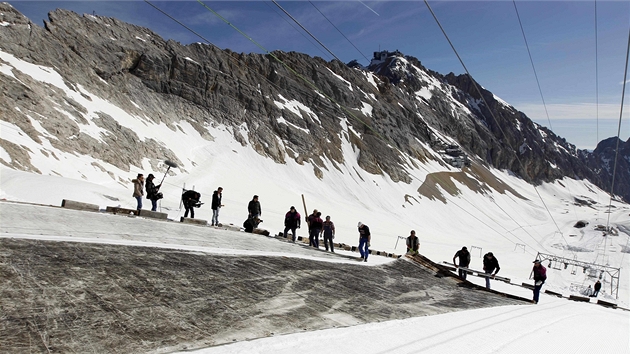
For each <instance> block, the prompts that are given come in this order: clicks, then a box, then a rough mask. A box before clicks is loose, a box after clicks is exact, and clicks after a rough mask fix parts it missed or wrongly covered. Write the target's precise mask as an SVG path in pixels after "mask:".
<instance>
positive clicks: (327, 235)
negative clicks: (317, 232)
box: [322, 216, 335, 253]
mask: <svg viewBox="0 0 630 354" xmlns="http://www.w3.org/2000/svg"><path fill="white" fill-rule="evenodd" d="M322 227H323V228H322V234H324V246H326V251H328V246H329V245H330V252H332V253H335V247H334V246H333V239H334V238H335V224H334V223H333V222H332V221H330V216H327V217H326V221H324V224H323V225H322Z"/></svg>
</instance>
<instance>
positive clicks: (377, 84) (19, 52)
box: [0, 3, 630, 202]
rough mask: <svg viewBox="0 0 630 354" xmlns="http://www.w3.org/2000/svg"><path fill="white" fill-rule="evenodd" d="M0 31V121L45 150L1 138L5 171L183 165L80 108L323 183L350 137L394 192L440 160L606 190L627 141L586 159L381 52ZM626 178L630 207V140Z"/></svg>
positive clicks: (145, 35) (494, 103)
mask: <svg viewBox="0 0 630 354" xmlns="http://www.w3.org/2000/svg"><path fill="white" fill-rule="evenodd" d="M0 24H2V26H0V51H1V52H0V53H1V54H2V56H1V57H0V82H1V83H2V85H1V87H0V119H1V120H2V121H4V122H6V123H7V124H12V126H15V127H17V128H16V129H19V130H21V131H22V132H24V133H25V134H27V135H28V136H29V137H30V138H31V139H32V140H34V141H40V142H42V143H41V147H40V148H39V149H38V150H37V151H34V149H33V148H32V147H31V148H29V147H27V146H24V145H23V144H22V143H20V141H17V140H10V139H6V138H5V137H4V136H3V137H2V138H1V139H0V147H2V149H4V151H5V152H6V155H3V156H4V157H3V158H2V159H0V163H2V164H4V165H5V166H8V167H10V168H14V169H19V170H25V171H32V172H35V173H37V172H41V171H40V167H39V164H42V163H44V162H42V161H46V160H48V161H53V162H54V161H55V159H57V160H58V157H57V156H56V152H57V153H59V152H64V153H69V154H78V155H88V156H91V157H92V158H93V159H94V163H93V165H94V166H98V167H97V168H100V169H102V171H103V173H110V174H111V173H112V172H111V171H108V169H107V168H105V167H104V165H106V164H110V165H113V166H115V167H117V168H119V169H120V170H122V171H129V169H130V166H140V165H141V164H142V161H143V160H145V159H148V160H149V161H152V163H155V161H158V160H160V159H162V158H168V159H170V160H173V161H176V162H177V161H181V160H182V159H183V158H184V156H178V155H177V154H176V153H174V152H173V151H172V150H171V149H170V148H169V146H168V145H166V144H164V143H162V142H160V141H159V140H158V139H154V138H153V137H152V136H151V132H150V131H139V130H138V129H137V128H134V126H131V125H129V124H125V123H124V122H123V121H122V120H121V119H122V118H121V117H120V116H117V115H118V114H119V113H116V112H117V111H111V110H110V111H105V110H103V111H97V110H94V111H90V110H87V109H86V108H85V106H84V105H83V104H81V101H82V100H88V101H90V102H93V103H94V102H96V101H98V100H99V99H103V100H106V101H107V102H109V103H111V104H113V105H115V106H116V107H118V108H119V109H120V115H125V114H126V115H131V116H134V117H142V119H143V120H146V121H147V122H151V123H153V124H158V123H163V124H165V125H166V126H168V127H170V128H171V129H172V130H173V134H177V130H176V128H175V126H174V123H175V122H178V121H181V120H184V121H187V122H188V123H189V124H190V125H191V126H192V127H194V128H195V130H197V131H198V132H199V133H200V134H201V135H203V136H206V137H207V139H208V140H212V136H210V135H209V134H208V133H207V130H206V129H205V127H206V126H208V125H216V124H223V125H226V126H228V127H231V128H232V132H233V139H234V140H235V141H238V142H239V143H241V144H242V145H244V146H245V145H246V144H249V145H250V146H251V147H252V148H253V149H254V150H255V151H256V152H257V153H258V154H260V155H261V156H262V157H265V158H268V159H269V163H284V162H285V161H286V159H294V160H295V161H297V162H298V163H312V164H313V169H314V171H313V173H314V174H315V175H317V176H318V177H320V178H321V176H323V175H324V174H325V173H326V166H325V164H324V162H323V161H324V160H327V161H332V162H333V165H341V164H343V159H344V154H343V152H342V140H347V141H350V142H351V143H352V146H353V148H354V149H355V151H356V158H357V160H358V164H359V166H360V167H361V168H363V169H364V170H365V171H367V172H370V173H373V174H387V175H388V176H390V177H391V179H392V180H393V181H395V182H404V183H409V182H410V181H411V177H410V174H409V168H410V167H416V166H414V164H416V162H414V161H421V162H423V161H424V162H426V161H429V160H432V161H437V162H438V163H440V164H443V165H444V166H449V168H456V169H464V170H465V169H467V168H469V167H468V166H471V164H472V165H474V164H477V165H482V166H492V167H495V168H497V169H502V170H509V171H511V172H512V173H514V174H515V175H517V176H519V177H521V178H523V179H524V180H526V181H528V182H530V183H533V184H539V183H542V182H548V181H553V180H556V179H558V178H562V177H564V176H568V177H571V178H575V179H588V180H589V181H591V182H592V183H594V184H596V185H597V186H600V187H601V188H603V189H605V190H607V191H610V187H611V183H612V173H613V166H614V163H613V162H614V158H615V156H616V145H617V140H618V139H616V138H609V139H606V140H603V141H602V142H600V143H599V145H598V147H597V148H596V149H595V150H594V151H593V152H592V153H591V152H588V151H587V150H579V149H576V147H575V146H574V145H572V144H571V143H569V142H567V141H566V140H565V139H563V138H561V137H559V136H557V135H556V134H554V133H553V132H551V131H550V130H548V129H547V128H544V127H542V126H540V125H538V124H536V123H533V122H532V121H531V120H530V119H529V118H528V117H527V116H526V115H525V114H523V113H522V112H519V111H517V110H516V109H515V108H514V107H512V106H511V105H509V104H508V103H506V102H504V101H503V100H501V99H500V98H498V97H496V96H495V95H493V94H492V93H491V92H490V91H487V90H485V89H483V88H482V87H481V85H477V86H478V87H480V90H481V95H480V94H479V92H478V91H477V89H476V88H475V82H474V80H473V79H472V78H470V77H468V76H467V75H459V76H457V75H454V74H453V73H450V74H448V75H442V74H439V73H437V72H434V71H432V70H429V69H427V68H425V67H424V66H423V65H422V64H421V62H420V61H419V60H418V59H416V58H413V57H409V56H405V55H404V54H402V53H400V52H398V51H395V52H388V51H383V52H377V53H374V59H373V60H372V62H371V64H370V65H369V66H368V67H362V66H360V65H358V64H357V63H356V62H351V63H348V64H344V63H341V62H339V61H336V60H333V61H330V62H326V61H324V60H323V59H321V58H317V57H316V58H313V57H310V56H308V55H305V54H301V53H295V52H289V53H285V52H273V53H272V54H273V55H259V54H243V53H240V54H239V53H235V52H232V51H230V50H228V49H226V50H221V49H219V48H216V47H214V46H212V45H206V44H200V43H194V44H189V45H182V44H180V43H178V42H175V41H172V40H164V39H162V38H160V36H158V35H157V34H156V33H154V32H152V31H151V30H149V29H146V28H142V27H138V26H134V25H131V24H127V23H124V22H121V21H119V20H117V19H114V18H107V17H100V16H92V15H84V16H80V15H78V14H76V13H73V12H70V11H65V10H56V11H53V12H51V13H50V14H49V20H48V21H45V27H44V28H41V27H39V26H35V25H34V24H32V23H31V22H30V20H28V19H27V18H26V17H24V16H23V15H22V14H20V13H19V12H18V11H17V10H15V9H14V8H12V7H11V6H10V5H9V4H7V3H2V4H0ZM13 58H14V59H15V60H19V63H21V62H27V63H31V64H34V65H38V66H40V67H39V68H40V69H41V70H42V72H48V71H50V70H49V69H46V68H54V72H50V73H49V76H46V77H44V78H41V79H40V80H34V79H33V78H32V77H30V76H27V75H21V74H20V72H19V70H12V68H15V65H18V64H16V63H18V62H17V61H16V62H15V63H13V64H12V63H11V62H10V61H11V60H14V59H13ZM277 59H279V60H281V61H282V63H281V62H279V61H278V60H277ZM47 70H48V71H47ZM42 75H44V74H42ZM44 76H45V75H44ZM55 80H56V81H55ZM64 87H67V88H69V91H64V90H65V89H60V88H64ZM88 92H89V93H91V94H88ZM94 95H95V96H97V97H95V96H94ZM344 127H346V128H347V131H348V133H347V134H345V133H344V134H345V135H343V134H342V135H340V134H339V132H340V131H344ZM44 138H45V139H44ZM45 141H46V142H49V143H45ZM410 158H413V159H410ZM616 173H617V175H616V178H615V189H614V193H615V194H616V195H619V196H621V197H622V198H623V199H624V200H625V201H626V202H630V139H629V140H628V141H626V142H623V141H620V142H619V154H618V157H617V171H616ZM116 177H118V178H119V179H120V180H121V183H122V182H123V180H122V179H121V177H120V176H116Z"/></svg>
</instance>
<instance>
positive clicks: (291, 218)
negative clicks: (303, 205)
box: [284, 206, 302, 242]
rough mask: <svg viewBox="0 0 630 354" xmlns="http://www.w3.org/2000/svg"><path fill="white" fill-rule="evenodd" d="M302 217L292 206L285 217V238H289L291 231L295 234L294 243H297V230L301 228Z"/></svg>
mask: <svg viewBox="0 0 630 354" xmlns="http://www.w3.org/2000/svg"><path fill="white" fill-rule="evenodd" d="M300 218H301V216H300V213H298V211H297V210H295V207H294V206H292V207H291V209H289V211H288V212H287V213H286V214H285V215H284V238H287V231H289V230H291V233H292V234H293V238H292V241H293V242H295V238H296V237H295V229H299V228H300V223H301V222H302V221H301V220H300Z"/></svg>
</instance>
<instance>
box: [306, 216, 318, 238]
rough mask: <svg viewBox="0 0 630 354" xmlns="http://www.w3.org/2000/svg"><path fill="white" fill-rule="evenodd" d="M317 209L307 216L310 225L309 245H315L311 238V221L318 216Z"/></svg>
mask: <svg viewBox="0 0 630 354" xmlns="http://www.w3.org/2000/svg"><path fill="white" fill-rule="evenodd" d="M317 213H318V211H317V209H313V214H311V215H309V216H307V217H306V225H308V245H309V246H313V242H312V241H313V239H312V238H311V229H312V228H311V222H312V221H313V220H315V218H316V217H317Z"/></svg>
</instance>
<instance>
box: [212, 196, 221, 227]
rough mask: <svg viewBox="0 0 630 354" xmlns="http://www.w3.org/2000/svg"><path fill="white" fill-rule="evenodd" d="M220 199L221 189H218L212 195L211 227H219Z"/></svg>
mask: <svg viewBox="0 0 630 354" xmlns="http://www.w3.org/2000/svg"><path fill="white" fill-rule="evenodd" d="M221 198H223V188H222V187H219V188H217V190H216V191H214V193H212V226H219V211H220V210H221V207H222V206H223V204H221Z"/></svg>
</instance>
